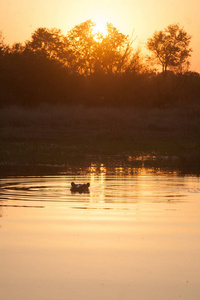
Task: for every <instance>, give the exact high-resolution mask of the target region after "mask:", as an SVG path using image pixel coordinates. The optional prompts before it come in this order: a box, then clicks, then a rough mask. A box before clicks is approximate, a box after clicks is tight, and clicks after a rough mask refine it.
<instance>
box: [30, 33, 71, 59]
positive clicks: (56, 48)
mask: <svg viewBox="0 0 200 300" xmlns="http://www.w3.org/2000/svg"><path fill="white" fill-rule="evenodd" d="M27 48H28V49H29V50H31V51H33V52H34V53H36V54H37V55H41V56H44V57H47V58H50V59H58V60H61V61H62V60H63V61H66V60H67V58H68V54H69V53H68V47H67V44H66V39H65V37H64V35H63V34H62V33H61V30H60V29H56V28H52V29H48V28H38V29H37V30H36V31H34V33H33V34H32V37H31V41H30V42H27Z"/></svg>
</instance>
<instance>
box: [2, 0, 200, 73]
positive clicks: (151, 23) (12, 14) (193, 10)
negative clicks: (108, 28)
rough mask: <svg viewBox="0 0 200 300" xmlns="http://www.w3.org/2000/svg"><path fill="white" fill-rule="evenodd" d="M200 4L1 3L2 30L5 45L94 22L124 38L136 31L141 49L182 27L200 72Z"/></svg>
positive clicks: (142, 0) (105, 0) (167, 0)
mask: <svg viewBox="0 0 200 300" xmlns="http://www.w3.org/2000/svg"><path fill="white" fill-rule="evenodd" d="M199 11H200V1H199V0H74V1H72V0H0V12H1V18H0V30H1V31H2V33H3V36H4V37H5V42H6V43H9V44H12V43H14V42H24V41H26V40H28V39H30V37H31V33H32V32H33V31H34V30H35V29H37V28H38V27H47V28H52V27H56V28H59V29H61V30H62V32H63V33H67V31H68V30H70V29H71V28H72V27H73V26H75V25H78V24H80V23H81V22H83V21H86V20H88V19H92V20H93V21H95V22H97V23H98V22H103V23H105V22H111V23H113V25H114V26H115V27H117V29H118V30H120V31H121V32H122V33H124V34H130V35H131V33H132V31H133V30H134V34H135V36H137V42H138V43H139V44H140V46H141V48H142V47H144V44H145V42H146V40H147V38H148V37H150V36H151V35H152V34H153V33H154V31H155V30H162V29H164V28H165V27H166V26H168V25H170V24H173V23H179V24H180V25H181V26H183V27H184V28H185V30H186V31H187V32H188V33H189V34H191V35H192V41H191V47H192V48H193V53H192V58H191V63H192V65H191V69H192V70H193V71H197V72H200V17H199Z"/></svg>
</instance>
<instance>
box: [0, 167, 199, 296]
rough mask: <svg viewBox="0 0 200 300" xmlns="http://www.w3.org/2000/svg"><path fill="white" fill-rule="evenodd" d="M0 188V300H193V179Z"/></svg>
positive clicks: (106, 177)
mask: <svg viewBox="0 0 200 300" xmlns="http://www.w3.org/2000/svg"><path fill="white" fill-rule="evenodd" d="M71 181H75V182H90V184H91V187H90V193H89V194H71V192H70V183H71ZM0 185H1V187H0V199H1V200H0V205H1V206H0V217H1V218H0V241H1V244H0V266H1V272H0V300H117V299H122V300H125V299H126V300H129V299H130V300H170V299H172V300H174V299H184V300H199V299H200V181H199V178H197V177H192V176H191V177H189V176H188V177H178V176H177V175H176V174H161V173H160V174H154V173H152V172H150V171H147V170H145V169H141V170H140V171H139V172H138V173H133V172H129V171H127V172H124V170H122V169H116V170H115V172H114V173H113V174H111V173H108V172H107V170H106V169H105V168H104V167H102V168H101V170H100V172H98V173H96V171H95V169H92V168H91V170H90V172H87V173H86V174H85V175H84V174H82V175H81V174H80V175H73V176H69V175H60V176H51V177H48V176H46V177H7V178H2V179H1V182H0Z"/></svg>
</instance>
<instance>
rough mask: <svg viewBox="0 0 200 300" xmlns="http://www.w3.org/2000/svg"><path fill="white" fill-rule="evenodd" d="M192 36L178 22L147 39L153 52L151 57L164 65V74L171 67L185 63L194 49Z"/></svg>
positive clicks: (148, 46) (149, 48)
mask: <svg viewBox="0 0 200 300" xmlns="http://www.w3.org/2000/svg"><path fill="white" fill-rule="evenodd" d="M190 40H191V36H190V35H188V34H187V32H186V31H185V30H184V29H183V28H180V27H179V25H178V24H172V25H169V26H168V27H167V28H165V29H164V30H162V31H156V32H155V33H154V34H153V36H152V37H151V38H149V39H148V41H147V48H148V50H150V51H151V52H152V53H153V56H152V57H151V59H152V58H154V59H155V61H156V63H157V64H160V65H161V66H162V72H163V74H166V71H167V69H168V68H170V67H173V68H174V67H179V68H180V66H181V65H183V64H184V63H185V62H186V61H187V59H188V57H189V56H190V53H191V51H192V49H191V48H189V44H190Z"/></svg>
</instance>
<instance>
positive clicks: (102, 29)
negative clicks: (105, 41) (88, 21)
mask: <svg viewBox="0 0 200 300" xmlns="http://www.w3.org/2000/svg"><path fill="white" fill-rule="evenodd" d="M94 23H95V27H94V29H93V34H94V36H95V39H96V40H99V39H101V38H104V37H105V36H106V35H107V34H108V31H107V28H106V24H107V22H106V21H103V20H98V21H94Z"/></svg>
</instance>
